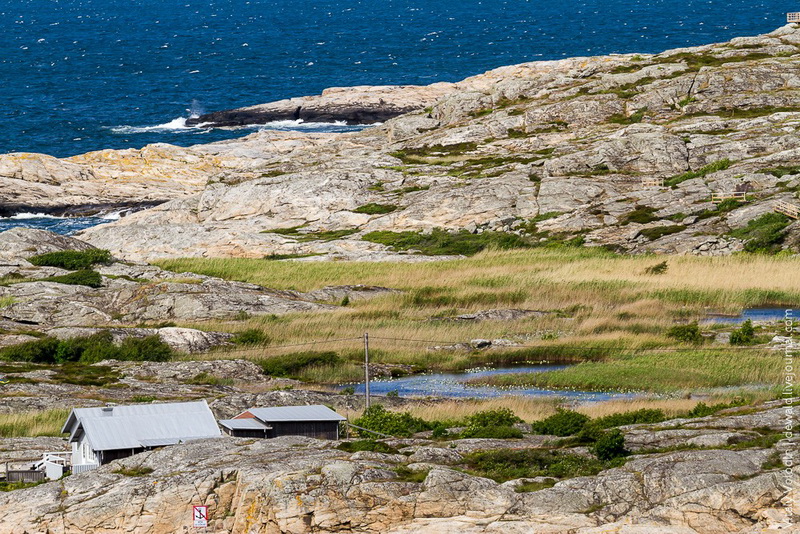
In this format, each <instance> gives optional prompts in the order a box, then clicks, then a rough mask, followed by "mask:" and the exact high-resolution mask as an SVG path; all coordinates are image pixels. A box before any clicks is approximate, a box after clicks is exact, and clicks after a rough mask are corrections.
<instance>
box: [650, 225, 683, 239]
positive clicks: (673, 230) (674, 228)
mask: <svg viewBox="0 0 800 534" xmlns="http://www.w3.org/2000/svg"><path fill="white" fill-rule="evenodd" d="M684 230H686V227H685V226H684V225H682V224H672V225H669V226H655V227H653V228H642V229H641V230H639V235H641V236H643V237H646V238H647V239H648V240H650V241H655V240H656V239H660V238H662V237H664V236H665V235H672V234H677V233H678V232H683V231H684Z"/></svg>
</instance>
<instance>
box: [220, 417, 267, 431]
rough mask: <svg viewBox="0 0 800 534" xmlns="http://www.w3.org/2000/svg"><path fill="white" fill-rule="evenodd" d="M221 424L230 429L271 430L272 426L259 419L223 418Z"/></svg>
mask: <svg viewBox="0 0 800 534" xmlns="http://www.w3.org/2000/svg"><path fill="white" fill-rule="evenodd" d="M219 424H220V425H222V426H224V427H225V428H228V429H230V430H269V429H270V428H272V427H271V426H269V425H265V424H264V423H262V422H261V421H259V420H258V419H253V418H247V419H221V420H220V421H219Z"/></svg>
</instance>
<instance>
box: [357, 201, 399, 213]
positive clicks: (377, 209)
mask: <svg viewBox="0 0 800 534" xmlns="http://www.w3.org/2000/svg"><path fill="white" fill-rule="evenodd" d="M396 209H397V206H395V205H394V204H375V203H374V202H370V203H369V204H364V205H363V206H359V207H358V208H356V209H354V210H353V212H354V213H364V214H366V215H384V214H386V213H392V212H393V211H395V210H396Z"/></svg>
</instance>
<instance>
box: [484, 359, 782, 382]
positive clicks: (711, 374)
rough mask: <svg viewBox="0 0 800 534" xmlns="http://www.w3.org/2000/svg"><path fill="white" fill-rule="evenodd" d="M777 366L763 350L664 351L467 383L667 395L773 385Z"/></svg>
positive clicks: (779, 374) (777, 377)
mask: <svg viewBox="0 0 800 534" xmlns="http://www.w3.org/2000/svg"><path fill="white" fill-rule="evenodd" d="M780 368H781V366H780V361H779V360H778V361H776V360H775V359H774V355H772V354H770V353H768V351H759V350H752V351H742V350H730V351H727V350H718V349H717V350H702V349H698V350H669V351H664V352H655V351H653V352H648V353H643V354H642V353H635V352H633V353H631V352H627V353H622V354H618V355H617V356H616V357H615V358H614V359H610V360H607V361H600V362H583V363H580V364H578V365H574V366H571V367H568V368H566V369H562V370H558V371H550V372H546V373H525V374H507V375H499V376H493V377H488V378H485V379H480V380H475V381H472V383H477V384H489V385H494V386H504V387H532V386H533V387H543V388H554V389H581V390H586V391H653V392H671V391H680V390H687V389H694V388H703V387H729V386H744V385H750V384H773V383H777V382H776V381H779V380H780V376H781V369H780Z"/></svg>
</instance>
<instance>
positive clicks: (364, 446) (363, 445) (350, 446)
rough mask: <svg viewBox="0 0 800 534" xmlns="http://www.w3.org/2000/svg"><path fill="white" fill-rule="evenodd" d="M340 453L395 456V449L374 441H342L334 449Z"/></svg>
mask: <svg viewBox="0 0 800 534" xmlns="http://www.w3.org/2000/svg"><path fill="white" fill-rule="evenodd" d="M336 448H337V449H339V450H340V451H345V452H360V451H369V452H381V453H384V454H397V452H398V451H397V449H395V448H394V447H392V446H391V445H387V444H386V443H383V442H382V441H375V440H374V439H361V440H357V441H344V442H342V443H340V444H339V446H337V447H336Z"/></svg>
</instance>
